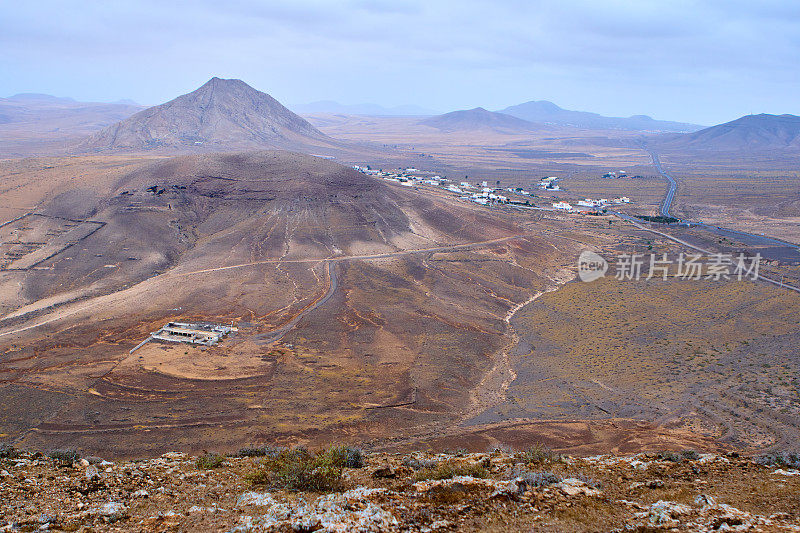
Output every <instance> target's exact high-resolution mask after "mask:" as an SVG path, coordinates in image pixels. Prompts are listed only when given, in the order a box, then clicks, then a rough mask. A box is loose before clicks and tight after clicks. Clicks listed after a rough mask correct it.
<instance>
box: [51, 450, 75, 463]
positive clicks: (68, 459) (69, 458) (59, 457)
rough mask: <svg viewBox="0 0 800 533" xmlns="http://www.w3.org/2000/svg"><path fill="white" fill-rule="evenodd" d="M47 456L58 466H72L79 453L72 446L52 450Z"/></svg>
mask: <svg viewBox="0 0 800 533" xmlns="http://www.w3.org/2000/svg"><path fill="white" fill-rule="evenodd" d="M47 456H48V457H49V458H50V459H52V460H53V461H55V462H56V463H57V464H59V465H60V466H72V464H73V463H74V462H75V461H78V460H80V458H81V454H80V453H79V452H78V450H75V449H74V448H65V449H62V450H53V451H51V452H49V453H48V454H47Z"/></svg>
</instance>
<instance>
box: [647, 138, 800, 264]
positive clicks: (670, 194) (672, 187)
mask: <svg viewBox="0 0 800 533" xmlns="http://www.w3.org/2000/svg"><path fill="white" fill-rule="evenodd" d="M648 153H649V154H650V157H651V158H652V160H653V166H654V167H655V168H656V170H657V171H658V173H659V174H661V175H662V176H663V177H664V178H666V180H667V181H668V182H669V189H667V193H666V194H665V195H664V199H663V200H661V206H660V207H659V212H660V214H661V216H665V217H671V216H673V215H671V214H670V209H672V203H673V202H674V200H675V193H676V192H677V190H678V182H676V181H675V178H673V177H672V176H670V175H669V173H667V172H666V171H665V170H664V167H663V166H661V160H660V159H659V158H658V154H657V153H656V152H654V151H652V150H648ZM675 218H678V217H675ZM681 222H682V223H684V224H690V225H692V226H694V227H698V228H701V229H704V230H706V231H710V232H712V233H715V234H717V235H720V236H723V237H728V238H730V239H737V240H739V241H742V242H743V243H745V244H750V245H755V246H786V247H788V248H791V249H793V250H794V251H795V252H800V246H798V245H797V244H794V243H792V242H788V241H784V240H781V239H778V238H775V237H769V236H767V235H763V234H757V233H750V232H747V231H741V230H735V229H729V228H721V227H719V226H712V225H709V224H705V223H703V222H693V221H688V220H682V221H681ZM788 255H789V257H788V258H789V259H800V253H790V254H788Z"/></svg>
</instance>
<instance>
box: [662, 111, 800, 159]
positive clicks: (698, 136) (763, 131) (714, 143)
mask: <svg viewBox="0 0 800 533" xmlns="http://www.w3.org/2000/svg"><path fill="white" fill-rule="evenodd" d="M656 143H657V144H658V145H659V146H660V148H662V149H669V150H692V151H694V150H706V151H716V152H739V151H752V152H755V151H769V150H800V117H798V116H796V115H768V114H764V113H762V114H760V115H746V116H744V117H741V118H738V119H736V120H733V121H731V122H726V123H725V124H719V125H717V126H711V127H710V128H705V129H703V130H700V131H697V132H695V133H690V134H685V135H679V136H671V137H663V138H661V139H658V140H657V141H656Z"/></svg>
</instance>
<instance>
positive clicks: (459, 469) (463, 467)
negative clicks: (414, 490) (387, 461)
mask: <svg viewBox="0 0 800 533" xmlns="http://www.w3.org/2000/svg"><path fill="white" fill-rule="evenodd" d="M488 475H489V472H488V471H487V470H486V469H485V468H484V467H482V466H481V465H479V464H475V463H464V462H461V461H443V462H441V463H439V464H437V465H435V466H432V467H430V468H423V469H422V470H420V471H419V472H417V474H416V476H415V478H416V480H417V481H424V480H426V479H450V478H453V477H456V476H472V477H480V478H484V477H487V476H488Z"/></svg>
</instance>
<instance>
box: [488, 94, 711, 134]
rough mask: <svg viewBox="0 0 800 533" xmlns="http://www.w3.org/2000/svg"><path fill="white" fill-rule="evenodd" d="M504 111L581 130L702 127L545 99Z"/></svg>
mask: <svg viewBox="0 0 800 533" xmlns="http://www.w3.org/2000/svg"><path fill="white" fill-rule="evenodd" d="M498 112H499V113H505V114H507V115H511V116H514V117H517V118H521V119H523V120H527V121H530V122H542V123H546V124H555V125H558V126H573V127H578V128H582V129H612V130H631V131H669V132H676V133H678V132H681V133H682V132H691V131H697V130H699V129H701V128H702V126H699V125H697V124H689V123H684V122H672V121H666V120H655V119H653V118H651V117H649V116H647V115H633V116H630V117H606V116H603V115H600V114H598V113H590V112H588V111H571V110H568V109H563V108H561V107H559V106H558V105H556V104H554V103H553V102H549V101H547V100H538V101H536V100H531V101H529V102H525V103H522V104H518V105H513V106H509V107H506V108H505V109H501V110H499V111H498Z"/></svg>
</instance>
